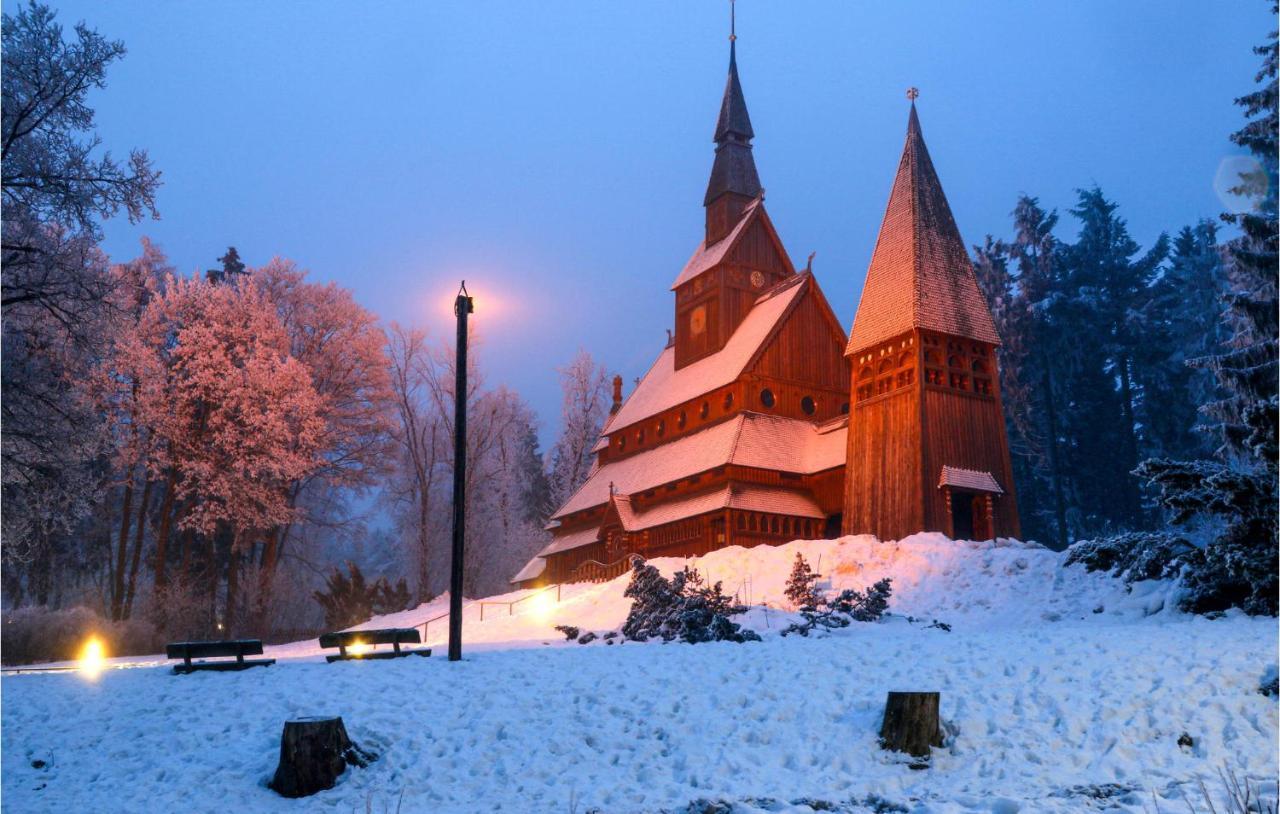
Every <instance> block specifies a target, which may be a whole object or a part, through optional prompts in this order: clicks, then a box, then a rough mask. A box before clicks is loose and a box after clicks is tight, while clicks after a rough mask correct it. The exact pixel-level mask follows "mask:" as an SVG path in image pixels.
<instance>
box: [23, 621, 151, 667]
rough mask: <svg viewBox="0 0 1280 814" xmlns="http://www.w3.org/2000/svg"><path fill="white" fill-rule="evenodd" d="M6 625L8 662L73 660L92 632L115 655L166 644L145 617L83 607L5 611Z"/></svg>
mask: <svg viewBox="0 0 1280 814" xmlns="http://www.w3.org/2000/svg"><path fill="white" fill-rule="evenodd" d="M3 625H4V634H3V637H4V663H5V664H35V663H39V662H45V661H70V660H73V659H75V658H77V657H78V656H79V653H80V649H81V648H82V647H83V646H84V643H85V641H87V640H88V639H89V637H90V636H97V637H98V638H99V639H101V640H102V642H103V645H104V646H105V648H106V651H107V653H108V654H109V655H112V656H141V655H147V654H150V653H156V652H159V651H160V649H161V647H162V646H163V644H164V641H163V640H162V638H161V637H160V635H159V634H158V633H157V632H156V629H155V626H154V625H152V624H151V623H150V622H148V621H146V620H144V619H125V620H123V621H119V622H113V621H111V620H108V619H103V618H102V617H101V616H99V615H98V614H96V613H94V612H93V611H92V610H90V609H89V608H84V607H77V608H66V609H64V610H50V609H48V608H41V607H28V608H20V609H18V610H14V611H10V612H8V613H6V614H4V621H3Z"/></svg>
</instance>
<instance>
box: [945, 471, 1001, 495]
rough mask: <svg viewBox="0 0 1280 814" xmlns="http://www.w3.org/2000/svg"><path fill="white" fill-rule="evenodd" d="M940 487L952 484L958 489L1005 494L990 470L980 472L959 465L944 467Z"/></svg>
mask: <svg viewBox="0 0 1280 814" xmlns="http://www.w3.org/2000/svg"><path fill="white" fill-rule="evenodd" d="M938 486H939V488H941V487H943V486H952V487H955V488H957V489H973V490H975V491H978V492H992V493H994V494H997V495H1003V494H1004V490H1003V489H1001V488H1000V484H999V483H997V482H996V479H995V476H994V475H992V474H991V473H990V472H979V471H978V470H976V469H961V468H960V467H958V466H944V467H942V476H941V477H939V478H938Z"/></svg>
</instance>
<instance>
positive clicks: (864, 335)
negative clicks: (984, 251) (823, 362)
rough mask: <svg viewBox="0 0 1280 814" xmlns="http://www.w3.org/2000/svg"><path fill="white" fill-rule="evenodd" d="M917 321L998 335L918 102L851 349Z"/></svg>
mask: <svg viewBox="0 0 1280 814" xmlns="http://www.w3.org/2000/svg"><path fill="white" fill-rule="evenodd" d="M912 328H922V329H925V330H932V331H939V332H941V333H946V334H951V335H953V336H961V337H965V338H969V339H976V340H979V341H981V342H989V343H992V344H999V342H1000V337H999V336H998V335H997V334H996V328H995V323H994V322H993V321H992V319H991V309H990V308H989V307H988V305H987V302H986V300H985V299H984V298H983V296H982V292H981V290H980V289H979V288H978V280H977V278H976V277H975V276H974V273H973V264H972V262H971V261H970V259H969V253H968V252H967V251H966V250H965V246H964V241H963V240H962V239H961V238H960V230H959V229H957V228H956V223H955V219H954V218H953V217H952V216H951V207H950V206H948V205H947V198H946V196H945V195H943V193H942V184H941V183H940V182H939V181H938V174H937V172H936V171H935V170H934V168H933V161H932V160H930V158H929V150H928V149H927V148H926V147H925V144H924V135H923V134H922V133H921V132H920V119H919V117H918V116H917V115H916V106H915V102H914V101H913V102H912V104H911V116H910V118H909V120H908V122H907V141H906V144H905V145H904V146H903V148H902V160H901V161H900V162H899V163H898V175H897V177H896V178H895V179H894V181H893V191H892V192H891V193H890V194H889V205H888V207H887V208H886V209H885V213H884V222H883V223H882V224H881V225H880V236H879V238H878V239H877V241H876V248H875V252H874V254H872V256H871V265H870V267H869V268H868V269H867V280H866V283H865V284H864V285H863V287H862V299H861V300H860V301H859V302H858V313H857V316H856V317H854V320H853V330H852V331H850V334H849V345H848V348H847V350H846V353H854V352H856V351H860V350H863V349H866V348H868V347H870V346H872V345H875V344H877V343H879V342H883V341H885V340H887V339H891V338H893V337H895V336H898V335H900V334H903V333H905V332H907V331H909V330H911V329H912Z"/></svg>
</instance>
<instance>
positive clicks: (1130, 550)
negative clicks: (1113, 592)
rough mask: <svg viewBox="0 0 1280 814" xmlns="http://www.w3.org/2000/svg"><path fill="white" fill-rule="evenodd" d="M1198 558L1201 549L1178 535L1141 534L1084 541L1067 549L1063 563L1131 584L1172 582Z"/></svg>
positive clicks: (1149, 532) (1133, 533)
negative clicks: (1117, 578)
mask: <svg viewBox="0 0 1280 814" xmlns="http://www.w3.org/2000/svg"><path fill="white" fill-rule="evenodd" d="M1198 555H1199V549H1197V548H1196V547H1195V546H1194V545H1192V544H1191V543H1189V542H1188V541H1187V540H1186V539H1184V538H1182V537H1179V536H1178V535H1176V534H1169V533H1167V532H1159V531H1137V532H1131V533H1129V534H1120V535H1117V536H1115V537H1102V538H1099V539H1096V540H1081V541H1080V542H1078V543H1076V544H1075V545H1073V546H1071V547H1070V548H1068V549H1067V557H1066V559H1065V560H1064V561H1063V564H1064V565H1074V564H1076V563H1079V564H1080V565H1083V566H1084V567H1085V570H1087V571H1105V572H1107V573H1110V574H1114V575H1115V576H1117V577H1120V578H1121V579H1123V580H1124V581H1125V582H1126V583H1130V582H1139V581H1141V580H1144V579H1172V578H1174V577H1176V576H1178V574H1179V573H1180V572H1181V570H1182V567H1183V566H1184V565H1186V564H1189V563H1193V562H1195V560H1196V558H1197V556H1198Z"/></svg>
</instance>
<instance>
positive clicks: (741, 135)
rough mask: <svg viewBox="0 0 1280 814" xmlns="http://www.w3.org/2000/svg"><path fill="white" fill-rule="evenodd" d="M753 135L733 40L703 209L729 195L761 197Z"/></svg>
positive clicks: (731, 41)
mask: <svg viewBox="0 0 1280 814" xmlns="http://www.w3.org/2000/svg"><path fill="white" fill-rule="evenodd" d="M754 135H755V133H753V132H752V130H751V116H749V115H748V114H747V100H746V99H745V98H744V97H743V95H742V83H741V82H740V81H739V80H738V58H737V43H736V42H735V41H733V40H730V42H729V79H728V80H727V81H726V82H725V86H724V98H723V99H722V100H721V101H720V116H719V118H717V119H716V135H715V142H716V160H715V163H714V164H712V165H711V179H710V180H709V181H708V182H707V194H706V196H705V197H704V198H703V199H702V204H703V206H706V205H707V204H710V203H711V202H712V201H714V200H715V199H716V198H719V197H720V196H721V195H723V194H725V193H726V192H736V193H738V194H739V195H745V196H746V197H748V198H754V197H756V196H757V195H759V194H760V176H759V175H758V174H757V173H756V161H755V158H753V157H752V155H751V139H752V137H753V136H754Z"/></svg>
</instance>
